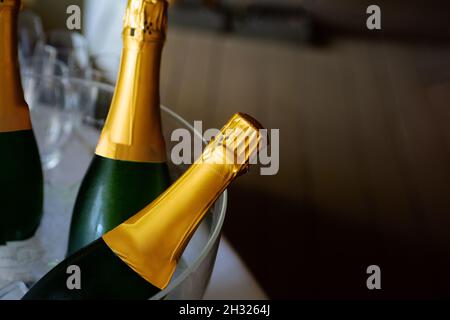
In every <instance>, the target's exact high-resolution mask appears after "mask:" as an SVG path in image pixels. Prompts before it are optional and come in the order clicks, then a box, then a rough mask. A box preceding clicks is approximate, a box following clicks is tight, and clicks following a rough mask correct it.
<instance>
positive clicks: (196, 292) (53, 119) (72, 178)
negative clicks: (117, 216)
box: [24, 75, 227, 299]
mask: <svg viewBox="0 0 450 320" xmlns="http://www.w3.org/2000/svg"><path fill="white" fill-rule="evenodd" d="M29 78H31V79H29ZM27 81H31V84H29V85H30V87H29V88H36V90H37V91H38V92H28V93H27V95H28V97H30V96H31V97H32V98H31V99H30V106H31V110H32V114H34V115H33V119H32V120H33V126H34V129H35V133H36V136H37V140H38V144H39V147H40V149H41V151H42V150H44V151H48V152H49V153H53V152H54V151H55V150H57V149H58V148H59V150H58V153H59V157H60V164H59V165H58V166H56V167H54V168H53V169H52V170H51V171H52V175H53V176H54V177H56V178H55V180H54V181H53V183H48V181H47V182H46V186H45V201H44V203H45V205H44V217H43V221H42V223H41V226H40V227H39V229H38V231H37V234H36V241H37V242H38V243H39V245H40V247H41V248H43V254H42V256H41V258H40V261H39V263H35V265H33V266H32V269H33V275H34V276H35V279H34V281H37V280H38V279H39V278H40V277H42V276H43V275H44V274H45V273H46V272H47V271H48V270H49V269H51V268H52V267H53V266H54V265H55V264H56V263H57V262H58V261H61V260H62V259H63V258H64V255H65V252H66V249H67V241H68V232H69V224H70V219H71V214H72V209H73V205H74V202H75V198H76V194H77V192H78V188H79V185H80V183H81V180H82V178H83V176H84V174H85V172H86V170H87V168H88V166H89V163H90V161H91V159H92V156H93V155H94V150H95V146H96V144H97V140H98V137H99V134H100V129H101V125H102V123H103V122H104V118H105V115H106V114H107V110H108V107H109V105H110V103H111V100H112V96H113V92H114V87H113V86H110V85H107V84H104V83H98V82H92V81H87V80H80V79H72V78H64V79H63V78H61V77H51V76H42V77H35V76H27V75H24V83H25V84H26V83H27ZM50 85H51V86H52V87H53V88H56V90H49V88H50V87H49V86H50ZM89 90H90V91H89ZM92 90H94V91H92ZM47 91H50V93H46V92H47ZM80 92H82V94H83V97H84V99H86V97H89V99H91V101H86V100H85V101H84V103H85V105H84V106H83V107H80V105H79V104H78V103H79V102H80V100H79V99H77V98H76V95H77V94H78V93H80ZM85 92H91V93H92V92H94V93H95V94H90V95H86V94H85ZM46 94H49V96H46ZM63 94H65V96H63ZM74 96H75V97H74ZM57 102H59V104H58V105H57ZM86 106H90V107H86ZM161 119H162V124H163V133H164V137H165V142H166V146H167V159H168V165H169V171H170V174H171V177H172V179H173V180H176V179H177V178H178V177H179V176H180V175H181V174H183V173H184V172H185V171H186V170H187V168H188V167H189V166H188V165H175V164H173V163H172V162H171V160H170V150H172V148H173V146H174V145H175V144H176V143H177V142H172V141H171V140H170V137H171V134H172V132H173V131H174V130H176V129H179V128H184V129H187V130H188V131H189V132H191V133H192V134H193V135H196V136H197V137H200V138H201V135H200V133H198V132H196V131H195V130H194V128H193V127H192V126H191V125H190V124H188V123H187V122H186V121H185V120H183V119H182V118H181V117H180V116H178V115H177V114H175V113H174V112H172V111H171V110H169V109H168V108H165V107H163V106H162V107H161ZM52 126H53V128H52ZM192 140H193V139H192ZM63 145H65V146H64V147H63V148H61V146H63ZM192 160H194V159H192ZM226 203H227V193H226V191H225V192H224V194H223V195H222V196H221V197H220V198H219V199H218V200H217V202H216V203H215V204H214V206H213V207H212V209H211V210H210V212H209V214H207V216H206V217H205V219H204V221H203V222H202V223H201V225H200V226H199V228H198V229H197V231H196V233H195V235H194V236H193V238H192V240H191V241H190V243H189V244H188V246H187V248H186V250H185V252H184V254H183V256H182V258H181V261H180V263H179V265H178V268H177V270H176V272H175V275H174V277H173V278H172V281H171V283H170V284H169V286H168V287H167V288H166V289H165V290H163V291H161V292H160V293H159V294H158V295H156V296H154V297H152V298H153V299H200V298H201V297H202V296H203V294H204V292H205V290H206V287H207V284H208V282H209V279H210V276H211V273H212V270H213V266H214V262H215V258H216V253H217V249H218V246H219V241H220V233H221V228H222V224H223V220H224V217H225V211H226Z"/></svg>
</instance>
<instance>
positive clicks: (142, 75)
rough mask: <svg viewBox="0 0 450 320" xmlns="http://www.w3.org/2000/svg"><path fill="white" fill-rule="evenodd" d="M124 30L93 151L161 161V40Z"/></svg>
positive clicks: (143, 160)
mask: <svg viewBox="0 0 450 320" xmlns="http://www.w3.org/2000/svg"><path fill="white" fill-rule="evenodd" d="M128 31H129V30H127V29H125V31H124V37H123V38H124V47H123V50H122V59H121V66H120V71H119V76H118V81H117V85H116V90H115V93H114V97H113V100H112V104H111V108H110V112H109V114H108V118H107V120H106V123H105V127H104V129H103V131H102V134H101V137H100V141H99V144H98V146H97V150H96V154H98V155H100V156H103V157H106V158H110V159H117V160H123V161H135V162H164V161H165V144H164V139H163V135H162V129H161V114H160V98H159V77H160V64H161V54H162V48H163V44H164V42H163V40H162V41H144V40H142V39H136V38H135V37H132V36H130V34H128Z"/></svg>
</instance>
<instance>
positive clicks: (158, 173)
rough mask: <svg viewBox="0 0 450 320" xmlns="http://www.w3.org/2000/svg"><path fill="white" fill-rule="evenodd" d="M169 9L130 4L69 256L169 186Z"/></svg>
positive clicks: (140, 0)
mask: <svg viewBox="0 0 450 320" xmlns="http://www.w3.org/2000/svg"><path fill="white" fill-rule="evenodd" d="M167 7H168V4H167V2H166V1H162V0H153V1H151V0H129V1H128V6H127V10H126V14H125V19H124V28H123V34H122V38H123V51H122V59H121V66H120V71H119V76H118V82H117V86H116V90H115V93H114V96H113V100H112V104H111V108H110V112H109V114H108V117H107V120H106V123H105V126H104V128H103V130H102V133H101V136H100V140H99V142H98V145H97V149H96V155H95V157H94V159H93V161H92V163H91V165H90V167H89V169H88V171H87V173H86V176H85V178H84V180H83V182H82V184H81V187H80V190H79V193H78V196H77V200H76V203H75V207H74V212H73V217H72V222H71V228H70V236H69V247H68V254H71V253H74V252H75V251H77V250H78V249H80V248H82V247H84V246H86V245H87V244H89V243H90V242H92V241H93V240H95V239H98V238H99V237H100V236H102V235H103V234H104V233H105V232H107V231H109V230H111V229H113V228H114V227H116V226H117V225H119V224H120V223H122V222H123V221H125V220H126V219H128V218H129V217H131V216H132V215H133V214H134V213H136V212H137V211H139V210H140V209H142V208H143V207H144V206H145V205H147V204H148V203H150V202H151V201H152V200H154V199H155V198H156V197H157V196H158V195H159V194H161V192H163V191H164V190H165V189H166V188H167V187H168V186H169V185H170V177H169V172H168V168H167V164H166V162H165V160H166V159H165V155H166V152H165V144H164V138H163V135H162V130H161V115H160V100H159V72H160V62H161V54H162V49H163V44H164V40H165V34H166V25H167Z"/></svg>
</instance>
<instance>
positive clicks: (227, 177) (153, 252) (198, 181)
mask: <svg viewBox="0 0 450 320" xmlns="http://www.w3.org/2000/svg"><path fill="white" fill-rule="evenodd" d="M260 129H262V127H261V126H260V125H259V124H258V123H257V122H256V121H255V120H254V119H252V118H251V117H250V116H248V115H245V114H235V115H234V116H233V117H232V119H231V120H230V121H229V122H228V123H227V124H226V125H225V127H224V128H222V130H221V135H220V136H221V137H222V138H220V137H216V138H215V139H214V140H213V141H211V142H210V143H209V145H208V146H207V147H206V148H205V150H204V153H203V155H202V156H201V157H200V159H198V160H197V161H196V162H195V163H194V164H193V165H192V166H191V167H190V168H189V169H188V170H187V171H186V172H185V173H184V174H183V176H181V177H180V178H179V179H178V180H177V181H176V182H175V183H174V184H173V185H172V186H171V187H170V188H169V189H167V190H166V191H165V192H164V193H163V194H161V195H160V196H159V197H158V198H157V199H156V200H155V201H153V202H152V203H151V204H150V205H148V206H147V207H146V208H144V209H142V210H141V211H140V212H139V213H137V214H136V215H134V216H133V217H131V218H130V219H128V220H127V221H125V222H124V223H122V224H121V225H119V226H118V227H116V228H115V229H113V230H111V231H110V232H108V233H106V234H105V235H103V240H104V241H105V243H106V244H107V245H108V247H109V248H110V249H111V250H112V251H113V252H114V253H115V254H116V255H117V256H118V257H119V258H120V259H122V260H123V261H124V262H125V263H126V264H127V265H128V266H130V267H131V268H132V269H133V270H134V271H135V272H136V273H138V274H139V275H140V276H142V277H143V278H144V279H145V280H147V281H148V282H150V283H151V284H153V285H154V286H156V287H158V288H160V289H164V288H165V287H166V286H167V285H168V283H169V281H170V279H171V278H172V275H173V273H174V271H175V268H176V265H177V263H178V260H179V259H180V257H181V255H182V253H183V251H184V249H185V248H186V246H187V244H188V242H189V240H190V239H191V237H192V235H193V234H194V232H195V230H196V229H197V227H198V226H199V224H200V222H201V221H202V219H203V217H204V215H205V214H206V213H207V211H208V210H209V208H210V207H211V206H212V205H213V204H214V202H215V201H216V200H217V198H218V197H219V196H220V195H221V194H222V192H223V191H224V190H225V188H226V187H227V186H228V185H229V184H230V183H231V182H232V181H233V180H234V179H235V178H236V177H237V176H238V175H240V174H241V173H243V172H245V171H246V170H247V166H248V163H249V159H250V158H251V157H252V156H254V155H255V154H256V153H257V151H258V145H259V144H260V141H261V135H260ZM234 130H235V131H234ZM233 131H234V132H233ZM228 139H232V140H235V141H237V142H238V143H236V144H235V147H230V144H226V143H224V141H226V140H228ZM240 143H244V144H245V145H244V148H242V149H243V150H246V151H244V153H243V154H244V161H243V162H242V163H240V164H238V163H225V162H220V161H218V160H219V159H226V154H227V153H233V154H236V155H237V154H241V151H239V150H238V145H239V144H240ZM231 145H232V144H231ZM230 148H231V149H230ZM230 150H231V152H230Z"/></svg>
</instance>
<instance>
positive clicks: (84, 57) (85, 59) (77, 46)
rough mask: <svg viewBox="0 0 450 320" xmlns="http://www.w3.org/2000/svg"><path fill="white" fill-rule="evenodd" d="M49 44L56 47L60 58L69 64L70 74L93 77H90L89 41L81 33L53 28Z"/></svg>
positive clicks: (78, 76) (49, 34) (48, 37)
mask: <svg viewBox="0 0 450 320" xmlns="http://www.w3.org/2000/svg"><path fill="white" fill-rule="evenodd" d="M47 45H49V46H51V47H53V48H55V49H56V52H57V53H58V60H60V61H62V62H63V63H65V64H66V65H67V66H68V68H69V72H70V76H72V77H75V78H87V79H92V78H90V76H91V74H90V72H91V66H90V60H89V48H88V43H87V41H86V38H85V37H84V36H83V35H82V34H81V33H78V32H73V31H67V30H52V31H50V32H49V33H48V35H47ZM92 80H95V79H92Z"/></svg>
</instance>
